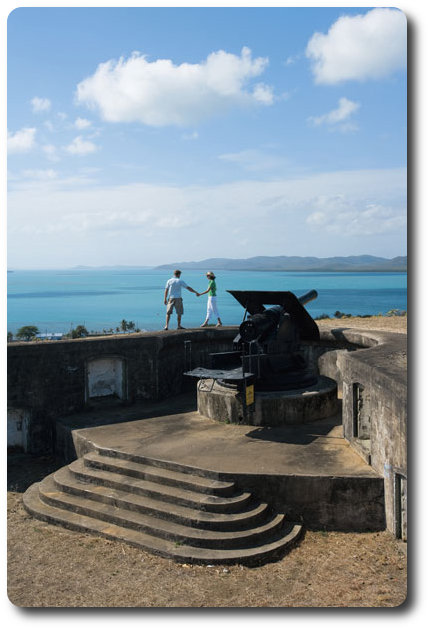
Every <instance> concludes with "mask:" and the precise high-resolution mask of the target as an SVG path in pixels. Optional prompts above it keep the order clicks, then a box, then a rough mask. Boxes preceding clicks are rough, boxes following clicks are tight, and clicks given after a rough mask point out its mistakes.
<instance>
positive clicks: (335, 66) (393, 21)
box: [306, 8, 406, 84]
mask: <svg viewBox="0 0 430 630" xmlns="http://www.w3.org/2000/svg"><path fill="white" fill-rule="evenodd" d="M306 56H307V57H308V58H309V59H311V61H312V70H313V74H314V77H315V82H316V83H326V84H335V83H339V82H340V81H348V80H357V81H365V80H367V79H381V78H383V77H386V76H389V75H391V74H392V73H393V72H395V71H397V70H400V69H403V68H405V67H406V18H405V16H404V14H403V13H402V12H401V11H399V10H397V9H379V8H377V9H372V10H371V11H369V12H368V13H366V14H364V15H356V16H342V17H340V18H339V19H338V20H337V21H336V22H335V23H334V24H333V25H332V26H331V27H330V29H329V31H328V33H327V34H326V35H325V34H323V33H314V35H313V36H312V37H311V39H310V40H309V42H308V45H307V48H306Z"/></svg>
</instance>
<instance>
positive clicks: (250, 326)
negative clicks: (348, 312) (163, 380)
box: [185, 290, 320, 391]
mask: <svg viewBox="0 0 430 630" xmlns="http://www.w3.org/2000/svg"><path fill="white" fill-rule="evenodd" d="M228 292H229V293H230V294H231V295H233V297H234V298H235V299H236V300H237V301H238V302H239V303H240V304H241V305H242V306H243V307H244V308H245V314H244V317H243V321H242V323H241V324H240V326H239V333H238V335H237V336H236V337H235V339H234V341H233V349H232V351H229V352H218V353H212V354H211V355H210V360H211V366H210V368H195V369H194V370H190V371H188V372H186V373H185V374H187V375H188V376H194V377H197V378H213V379H216V380H218V381H220V382H222V383H223V384H224V385H226V386H229V387H236V388H241V387H242V389H243V388H245V387H246V386H247V384H249V383H252V384H253V385H254V386H255V389H256V390H257V391H282V390H291V389H297V388H302V387H307V386H310V385H312V384H314V383H316V382H317V380H318V375H317V374H316V372H315V370H313V369H312V368H311V367H310V366H309V365H308V362H307V360H306V357H305V356H304V355H303V353H302V352H301V351H300V344H301V342H302V341H318V340H319V338H320V337H319V330H318V326H317V325H316V323H315V322H314V320H313V319H312V317H311V316H310V315H309V313H308V312H307V311H306V309H305V308H304V305H305V304H307V303H308V302H310V301H311V300H314V299H315V298H316V297H317V296H318V294H317V292H316V291H315V290H312V291H309V292H308V293H306V294H305V295H302V296H301V297H297V296H295V295H294V293H291V292H290V291H228Z"/></svg>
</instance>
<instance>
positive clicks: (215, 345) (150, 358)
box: [8, 327, 237, 454]
mask: <svg viewBox="0 0 430 630" xmlns="http://www.w3.org/2000/svg"><path fill="white" fill-rule="evenodd" d="M236 333H237V329H236V328H233V327H231V328H229V327H225V328H221V329H216V330H211V329H210V328H209V329H205V330H201V331H200V330H191V331H181V332H173V331H171V332H170V331H169V332H167V333H166V332H159V333H139V334H133V335H127V336H123V335H121V336H109V337H96V338H87V339H73V340H65V341H44V342H27V343H26V342H21V343H12V344H8V428H9V436H10V440H11V441H10V444H9V445H10V446H12V445H21V446H22V447H23V449H24V450H25V451H26V452H30V453H34V454H42V453H46V452H52V451H53V449H54V430H55V429H54V428H55V420H56V418H57V417H58V416H60V415H61V416H65V415H66V416H67V415H70V414H73V413H77V412H79V411H83V410H85V409H86V407H87V405H88V403H90V402H91V400H93V399H94V397H102V398H103V397H110V396H112V397H117V398H119V399H122V400H123V401H124V402H125V403H129V404H132V403H133V402H135V401H139V400H148V401H157V400H163V399H165V398H168V397H170V396H174V395H176V394H179V393H181V392H183V391H186V390H187V389H191V388H193V387H195V382H193V380H192V379H190V378H189V377H184V376H183V372H184V371H185V370H186V369H188V368H189V369H192V368H194V367H197V366H208V355H209V353H211V352H223V351H226V350H230V349H231V344H232V340H233V338H234V336H235V335H236ZM24 410H25V411H24ZM23 414H25V419H26V421H25V425H24V423H23V422H20V418H21V416H22V415H23ZM18 430H20V431H21V434H20V435H18V433H17V432H18ZM23 431H24V433H23Z"/></svg>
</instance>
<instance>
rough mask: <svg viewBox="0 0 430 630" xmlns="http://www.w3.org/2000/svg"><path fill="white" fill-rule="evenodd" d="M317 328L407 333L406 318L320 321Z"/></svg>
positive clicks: (347, 318)
mask: <svg viewBox="0 0 430 630" xmlns="http://www.w3.org/2000/svg"><path fill="white" fill-rule="evenodd" d="M317 324H318V326H319V328H321V329H324V328H340V327H342V328H362V329H366V330H383V331H385V332H396V333H407V327H408V316H407V315H403V316H401V317H382V316H380V315H374V316H372V317H342V318H340V319H337V318H330V319H320V320H318V321H317Z"/></svg>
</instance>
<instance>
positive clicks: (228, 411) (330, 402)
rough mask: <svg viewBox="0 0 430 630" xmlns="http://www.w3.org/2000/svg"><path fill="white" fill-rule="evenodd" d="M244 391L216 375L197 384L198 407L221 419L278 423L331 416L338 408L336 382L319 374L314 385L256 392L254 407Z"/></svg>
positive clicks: (201, 410)
mask: <svg viewBox="0 0 430 630" xmlns="http://www.w3.org/2000/svg"><path fill="white" fill-rule="evenodd" d="M242 397H243V394H242V393H241V392H238V391H236V390H232V389H231V388H229V387H226V386H225V385H223V384H221V383H218V382H214V381H213V379H202V380H200V381H199V382H198V384H197V410H198V412H199V413H200V414H201V415H202V416H206V417H207V418H211V419H212V420H218V422H224V423H233V424H247V425H252V426H257V427H261V426H269V427H277V426H283V425H288V424H303V423H306V422H314V421H315V420H321V419H323V418H328V417H330V416H332V415H334V414H336V413H337V412H338V411H339V404H338V402H339V401H338V399H337V383H336V381H333V380H332V379H329V378H327V377H326V376H320V377H319V379H318V382H317V383H315V385H312V386H309V387H306V388H302V389H296V390H289V391H286V392H255V396H254V400H255V405H254V411H251V410H250V409H249V408H245V409H244V405H243V401H242Z"/></svg>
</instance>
